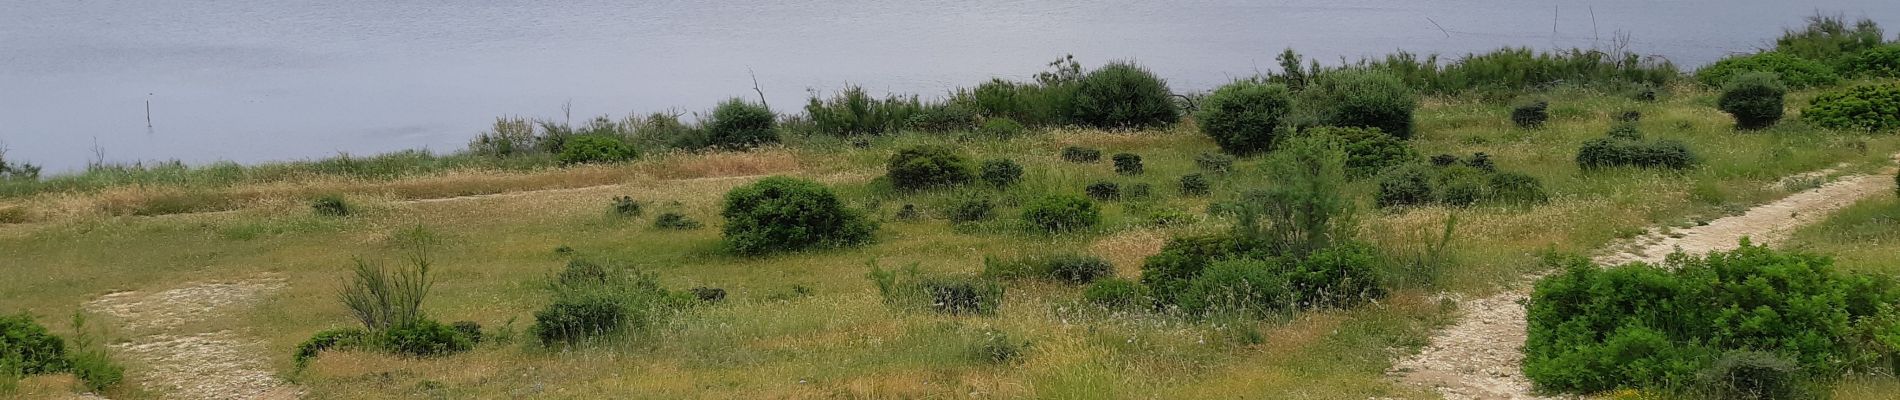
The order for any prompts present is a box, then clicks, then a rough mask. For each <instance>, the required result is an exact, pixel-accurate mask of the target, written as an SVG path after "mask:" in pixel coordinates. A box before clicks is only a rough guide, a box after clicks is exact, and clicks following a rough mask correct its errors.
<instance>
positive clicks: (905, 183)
mask: <svg viewBox="0 0 1900 400" xmlns="http://www.w3.org/2000/svg"><path fill="white" fill-rule="evenodd" d="M886 174H887V176H889V177H890V179H891V186H895V187H897V188H898V189H904V190H921V189H929V188H938V187H948V186H957V185H962V184H965V183H969V182H970V180H971V179H973V178H975V175H976V174H975V173H972V171H971V170H970V165H969V162H968V161H966V160H964V158H963V156H961V155H958V154H957V151H956V149H952V148H950V147H949V146H940V145H921V146H913V147H909V148H905V149H903V150H899V151H898V152H897V154H893V155H891V161H890V163H889V164H887V165H886Z"/></svg>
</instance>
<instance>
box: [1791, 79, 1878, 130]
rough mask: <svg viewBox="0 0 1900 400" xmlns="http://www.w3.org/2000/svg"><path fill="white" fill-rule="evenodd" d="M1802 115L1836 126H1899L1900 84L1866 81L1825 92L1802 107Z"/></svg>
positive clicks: (1802, 116) (1875, 127)
mask: <svg viewBox="0 0 1900 400" xmlns="http://www.w3.org/2000/svg"><path fill="white" fill-rule="evenodd" d="M1801 119H1803V120H1806V121H1808V122H1812V123H1814V124H1815V125H1820V126H1825V127H1829V128H1836V129H1855V130H1864V131H1869V132H1881V131H1892V130H1895V129H1900V84H1895V83H1876V84H1865V85H1858V86H1854V87H1850V88H1847V89H1842V90H1836V91H1832V92H1827V93H1822V94H1820V95H1818V96H1814V100H1812V101H1810V102H1809V103H1808V108H1806V109H1802V110H1801Z"/></svg>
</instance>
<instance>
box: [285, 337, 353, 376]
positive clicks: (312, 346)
mask: <svg viewBox="0 0 1900 400" xmlns="http://www.w3.org/2000/svg"><path fill="white" fill-rule="evenodd" d="M369 337H370V336H369V332H368V331H364V330H362V329H357V328H335V329H328V330H324V331H320V332H317V334H315V335H311V336H310V338H309V339H305V340H304V341H303V343H300V344H298V345H297V352H296V353H294V354H292V355H291V357H290V361H291V362H292V363H293V364H296V366H297V369H299V370H301V369H303V368H304V367H306V366H309V365H310V360H312V359H315V358H317V355H319V354H322V353H323V352H325V351H329V350H342V349H351V348H357V347H360V346H364V345H366V344H368V343H369V340H368V339H369Z"/></svg>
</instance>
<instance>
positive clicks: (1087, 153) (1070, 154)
mask: <svg viewBox="0 0 1900 400" xmlns="http://www.w3.org/2000/svg"><path fill="white" fill-rule="evenodd" d="M1062 160H1063V161H1068V162H1076V163H1092V162H1096V161H1101V160H1102V151H1101V150H1096V149H1091V148H1087V147H1081V146H1069V147H1064V148H1062Z"/></svg>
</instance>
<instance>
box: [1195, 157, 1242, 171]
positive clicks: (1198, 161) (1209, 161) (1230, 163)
mask: <svg viewBox="0 0 1900 400" xmlns="http://www.w3.org/2000/svg"><path fill="white" fill-rule="evenodd" d="M1194 166H1195V167H1197V168H1200V169H1201V170H1202V171H1207V172H1209V173H1215V174H1225V173H1227V172H1228V171H1233V170H1234V156H1230V155H1226V154H1219V153H1201V154H1200V155H1198V156H1194Z"/></svg>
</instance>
